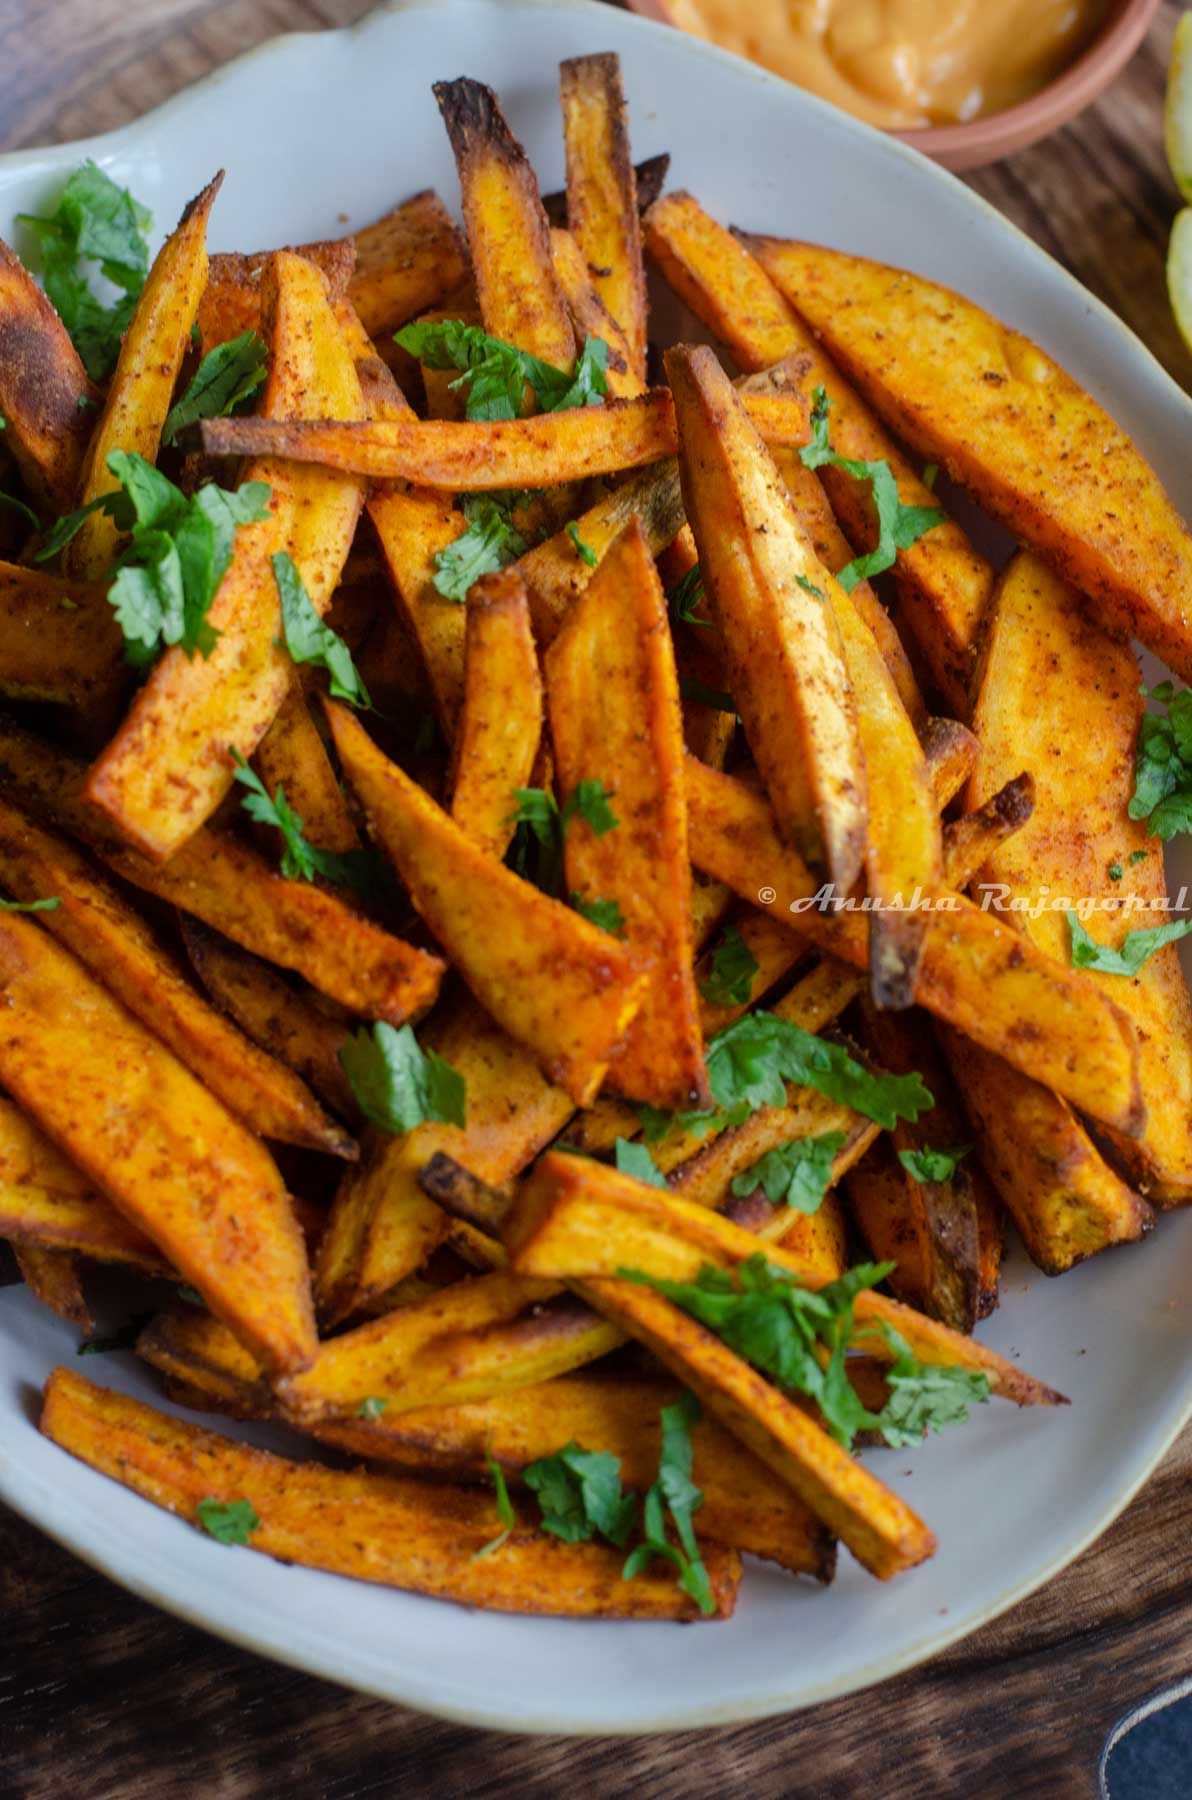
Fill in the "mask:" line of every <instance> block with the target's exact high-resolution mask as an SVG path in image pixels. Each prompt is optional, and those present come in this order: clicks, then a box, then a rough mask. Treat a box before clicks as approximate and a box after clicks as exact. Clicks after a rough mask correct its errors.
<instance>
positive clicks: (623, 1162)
mask: <svg viewBox="0 0 1192 1800" xmlns="http://www.w3.org/2000/svg"><path fill="white" fill-rule="evenodd" d="M613 1155H614V1158H615V1161H616V1166H617V1168H618V1169H620V1171H621V1173H622V1175H632V1176H634V1177H635V1178H636V1180H638V1181H644V1182H645V1183H646V1184H647V1186H649V1187H656V1188H664V1187H666V1185H667V1183H666V1176H665V1175H664V1174H663V1173H662V1170H661V1169H660V1168H659V1167H658V1164H657V1163H656V1162H655V1161H654V1158H653V1157H652V1156H651V1155H650V1152H649V1151H648V1150H647V1149H646V1146H645V1145H644V1144H639V1143H635V1142H634V1141H633V1140H632V1139H631V1138H623V1137H619V1138H618V1139H617V1141H616V1143H615V1145H614V1146H613Z"/></svg>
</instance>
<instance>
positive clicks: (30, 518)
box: [0, 494, 41, 531]
mask: <svg viewBox="0 0 1192 1800" xmlns="http://www.w3.org/2000/svg"><path fill="white" fill-rule="evenodd" d="M0 506H6V507H7V508H8V510H9V512H14V513H19V514H20V516H21V518H22V519H24V521H25V523H26V524H27V525H32V527H33V529H34V531H40V530H41V520H40V519H39V518H38V516H37V514H36V513H35V512H34V510H33V508H32V507H31V506H29V505H28V504H27V502H26V501H24V500H18V499H17V497H16V495H15V494H0Z"/></svg>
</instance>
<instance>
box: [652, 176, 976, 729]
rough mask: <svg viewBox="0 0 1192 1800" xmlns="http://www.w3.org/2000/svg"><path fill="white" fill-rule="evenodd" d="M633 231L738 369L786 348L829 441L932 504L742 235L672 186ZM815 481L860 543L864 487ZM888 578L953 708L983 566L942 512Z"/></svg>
mask: <svg viewBox="0 0 1192 1800" xmlns="http://www.w3.org/2000/svg"><path fill="white" fill-rule="evenodd" d="M644 230H645V241H646V248H647V250H648V251H649V253H650V255H651V257H652V258H653V259H654V260H655V261H656V262H657V263H658V264H659V266H660V268H661V269H662V272H663V274H664V275H665V276H666V279H667V281H668V282H669V283H670V285H671V286H672V287H673V288H674V289H675V291H676V293H677V294H678V295H679V297H680V299H682V300H683V301H684V302H685V303H686V304H687V305H688V306H690V307H691V309H692V311H693V312H694V313H695V314H696V315H697V317H698V318H700V319H702V320H703V322H704V323H705V324H706V325H708V326H709V327H710V328H711V329H712V330H713V331H714V332H715V333H716V335H717V337H719V338H720V339H721V340H722V341H723V342H724V343H726V344H727V345H728V347H729V349H730V350H731V351H732V353H733V355H734V357H735V358H736V360H737V362H738V363H740V365H741V366H742V368H745V369H764V368H767V367H768V366H769V365H770V364H771V363H776V362H779V361H780V360H781V359H783V358H786V357H791V356H795V357H797V359H798V365H799V366H800V368H801V374H800V376H799V385H800V387H801V390H802V392H803V394H804V395H805V396H806V397H807V398H808V399H810V398H811V396H812V395H813V393H814V391H815V389H816V388H817V387H821V386H822V387H824V388H825V389H826V390H827V393H828V395H829V397H830V398H831V401H832V413H831V432H832V444H833V447H834V448H835V449H837V450H838V451H840V452H841V454H842V455H845V456H849V457H853V458H855V459H856V460H857V461H860V462H887V463H889V465H890V468H891V469H892V470H893V472H894V476H895V479H896V481H897V483H898V492H899V496H900V498H901V499H902V501H903V503H904V504H905V505H907V506H931V505H934V503H935V502H934V496H933V495H932V494H931V493H930V492H929V491H928V489H927V488H926V487H924V485H923V483H922V481H921V480H920V479H919V476H918V474H917V472H916V470H915V469H914V468H912V466H911V464H910V463H909V462H908V460H907V458H906V457H905V456H904V455H903V454H902V452H901V451H900V450H899V449H898V448H897V446H896V445H895V444H894V443H893V442H892V441H891V440H890V438H889V437H888V436H887V434H886V432H885V431H884V430H883V428H882V426H881V425H880V424H879V423H878V421H877V419H876V418H875V417H874V415H873V414H872V413H871V412H870V411H869V409H868V407H867V406H866V405H865V403H864V401H863V400H862V399H861V398H860V397H859V395H858V394H857V393H855V392H854V390H853V389H852V388H850V387H849V385H848V383H847V381H846V380H845V379H844V377H843V376H842V374H841V372H840V370H839V369H837V368H836V367H835V366H834V365H833V364H832V363H831V362H830V361H829V360H828V358H827V356H825V354H824V351H823V349H822V348H821V346H820V344H819V341H818V339H817V338H816V337H815V336H814V335H813V333H812V332H811V331H809V330H808V328H807V326H806V325H805V324H804V323H803V321H802V320H801V319H800V318H799V316H798V314H797V313H796V312H795V311H794V310H793V309H792V308H791V307H790V306H789V305H788V304H787V303H786V301H785V300H784V299H783V297H782V295H781V294H780V293H779V291H778V289H777V288H776V287H775V286H774V284H773V282H772V281H771V279H770V277H769V276H768V275H767V274H766V271H765V270H764V269H763V268H762V266H761V264H760V263H759V262H758V261H757V260H756V258H755V257H754V256H752V255H750V253H749V250H748V249H747V248H746V246H745V244H742V243H741V242H740V241H739V240H738V239H737V238H736V237H734V236H733V234H732V233H731V232H729V231H726V230H725V228H724V227H723V226H722V225H718V224H717V223H716V221H715V220H714V219H711V218H709V216H708V215H707V213H705V212H704V211H703V210H702V208H701V207H700V206H699V204H698V203H697V202H696V201H695V200H693V199H692V197H691V195H690V194H685V193H683V192H681V191H675V192H673V193H670V194H667V195H666V196H665V197H664V198H663V199H662V200H660V201H658V202H657V203H656V204H655V205H654V206H653V207H652V208H651V209H650V212H649V213H648V214H647V216H646V219H645V221H644ZM752 241H753V240H749V242H750V243H752ZM823 480H824V486H825V488H826V489H827V492H828V496H829V498H830V499H831V501H832V506H833V509H834V510H835V512H836V513H837V514H838V516H839V517H840V519H841V521H842V522H843V524H844V528H845V531H846V532H847V534H848V536H849V539H850V540H851V542H852V543H854V544H855V545H856V547H857V548H858V549H859V550H862V551H869V550H872V549H873V547H874V545H875V543H876V542H877V530H876V515H875V513H874V510H873V504H872V500H871V497H870V493H869V488H868V486H867V484H866V483H864V482H857V481H854V480H853V479H852V477H851V476H849V475H846V474H845V473H844V472H843V471H841V470H837V469H825V470H824V471H823ZM895 577H896V580H897V582H898V585H899V593H900V596H901V598H902V599H903V601H904V603H905V604H906V607H907V612H908V622H909V623H910V624H911V625H912V627H913V629H914V632H915V638H916V642H917V643H918V645H919V648H920V649H921V651H922V653H923V656H924V659H925V661H926V662H927V664H928V666H929V668H930V670H931V673H932V676H933V678H934V680H935V683H936V685H937V686H938V688H939V690H940V693H941V694H942V695H943V697H944V699H945V700H946V701H947V703H948V705H949V706H950V707H951V708H952V709H953V710H954V711H956V712H957V713H959V714H962V715H963V714H964V713H966V712H967V710H968V685H969V681H970V679H971V675H972V668H973V660H974V656H975V652H976V644H977V639H978V634H979V631H980V626H981V621H982V619H983V618H984V615H985V610H986V607H987V605H988V602H989V597H990V595H991V593H992V591H993V579H994V571H993V569H992V567H991V566H990V564H989V563H988V562H987V561H986V560H985V558H984V557H983V556H981V555H980V554H979V552H978V551H977V550H976V549H975V548H974V546H973V545H972V544H971V543H970V542H969V540H968V538H967V536H966V535H965V533H964V531H963V530H962V529H961V527H960V526H959V525H957V524H956V523H955V522H954V521H952V520H949V521H947V522H946V523H945V524H943V525H938V526H936V528H935V529H934V530H933V531H929V532H928V533H927V534H926V536H924V537H921V538H920V539H919V540H918V542H917V543H915V544H913V545H911V547H910V548H909V549H907V550H900V551H899V553H898V560H897V563H896V565H895Z"/></svg>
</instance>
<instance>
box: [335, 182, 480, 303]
mask: <svg viewBox="0 0 1192 1800" xmlns="http://www.w3.org/2000/svg"><path fill="white" fill-rule="evenodd" d="M354 242H355V245H356V270H355V273H354V274H353V276H352V279H351V282H350V283H349V285H348V298H349V299H350V301H351V303H352V305H353V307H354V308H355V309H356V311H357V313H359V315H360V322H361V324H362V325H363V326H364V329H365V330H366V331H367V333H368V335H369V337H376V338H379V337H383V336H387V335H388V334H389V333H390V332H394V331H398V330H400V328H401V327H402V326H403V325H405V324H406V323H407V322H408V321H409V320H410V319H412V318H414V317H415V315H416V314H418V313H422V312H426V311H427V309H428V308H429V307H432V306H437V305H438V304H439V302H440V301H441V300H443V299H444V298H445V297H446V296H447V295H448V294H449V293H450V292H451V290H452V289H453V288H457V287H458V286H459V284H460V282H461V281H463V279H464V277H465V276H466V275H467V272H468V265H467V260H466V258H465V256H464V250H463V245H462V244H461V243H460V238H459V233H458V231H457V230H456V228H455V226H454V224H453V223H452V220H451V215H450V214H449V213H448V211H447V208H446V207H445V206H444V205H443V202H442V201H441V200H440V199H439V196H438V195H437V194H436V193H435V191H434V189H433V188H424V189H423V191H422V192H421V193H420V194H414V195H412V196H411V197H410V199H409V200H404V201H403V202H402V204H401V205H400V206H395V207H394V208H393V209H392V211H390V212H387V213H385V214H384V215H383V216H382V217H381V218H379V219H377V220H376V221H375V222H374V223H373V224H372V225H366V226H364V228H363V229H362V230H361V231H358V232H356V234H355V238H354Z"/></svg>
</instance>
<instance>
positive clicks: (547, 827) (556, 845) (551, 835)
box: [505, 778, 620, 924]
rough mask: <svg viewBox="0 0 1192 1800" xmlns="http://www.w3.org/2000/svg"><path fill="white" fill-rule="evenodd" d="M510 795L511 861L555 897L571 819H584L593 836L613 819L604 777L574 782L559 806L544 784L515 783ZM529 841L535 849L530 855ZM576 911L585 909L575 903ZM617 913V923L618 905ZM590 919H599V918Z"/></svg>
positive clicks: (612, 825) (607, 828)
mask: <svg viewBox="0 0 1192 1800" xmlns="http://www.w3.org/2000/svg"><path fill="white" fill-rule="evenodd" d="M513 798H514V799H515V800H516V802H517V805H516V807H515V808H514V810H513V812H511V813H510V814H509V815H508V817H507V818H506V821H505V823H506V824H507V825H508V824H516V826H517V828H518V829H517V832H516V834H515V836H514V839H513V843H512V845H511V847H510V852H509V859H510V863H511V866H512V867H513V868H514V869H515V870H516V872H517V873H518V874H519V875H521V876H523V877H524V878H525V879H526V880H527V881H533V882H534V884H535V886H536V887H539V888H541V889H542V891H543V893H545V894H552V895H554V896H555V898H558V897H559V895H560V893H561V892H562V882H563V845H564V842H565V840H566V837H567V831H568V828H569V827H570V825H571V822H572V820H573V819H575V818H577V817H578V818H582V819H583V820H584V822H585V823H586V824H587V825H588V826H589V827H590V828H591V830H592V831H594V832H595V834H596V836H597V837H603V836H604V835H605V833H606V832H608V831H612V830H614V829H615V827H616V824H617V819H616V815H615V813H614V812H613V810H612V807H611V806H610V805H609V798H610V796H609V795H608V794H607V793H606V792H605V788H604V783H603V782H602V781H600V780H597V779H594V778H589V779H586V780H584V781H577V782H576V784H575V787H574V789H573V790H572V792H571V793H570V794H569V795H568V796H567V799H566V801H565V803H564V804H563V806H562V807H560V806H559V804H558V802H557V801H556V799H555V797H554V795H553V794H550V793H548V792H547V791H546V789H545V788H514V790H513ZM533 846H536V847H537V850H536V854H533V855H532V854H531V850H532V847H533ZM592 904H593V905H598V906H602V907H609V906H615V905H616V902H615V901H611V900H604V901H595V902H592ZM577 911H583V907H582V906H580V907H577ZM617 918H618V924H619V923H620V908H618V909H617ZM593 922H594V923H597V924H599V923H602V921H600V920H594V921H593Z"/></svg>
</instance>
